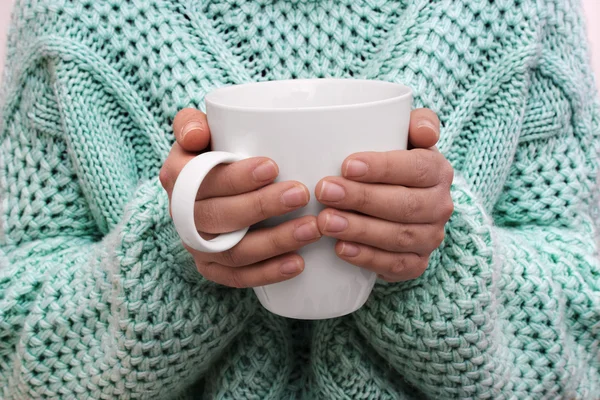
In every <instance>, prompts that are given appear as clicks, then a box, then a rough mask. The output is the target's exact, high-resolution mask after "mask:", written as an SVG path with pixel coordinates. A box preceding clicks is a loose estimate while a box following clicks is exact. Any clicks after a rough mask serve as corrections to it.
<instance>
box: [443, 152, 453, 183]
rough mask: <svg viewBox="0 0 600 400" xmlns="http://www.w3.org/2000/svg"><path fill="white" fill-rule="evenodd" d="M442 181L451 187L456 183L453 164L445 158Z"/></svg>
mask: <svg viewBox="0 0 600 400" xmlns="http://www.w3.org/2000/svg"><path fill="white" fill-rule="evenodd" d="M442 179H443V180H444V181H445V182H447V183H448V184H449V185H451V184H452V182H453V181H454V168H453V167H452V164H450V162H449V161H448V160H446V159H445V158H444V161H443V165H442Z"/></svg>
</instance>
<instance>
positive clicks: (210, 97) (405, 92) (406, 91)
mask: <svg viewBox="0 0 600 400" xmlns="http://www.w3.org/2000/svg"><path fill="white" fill-rule="evenodd" d="M343 81H352V82H353V83H363V84H365V83H366V84H369V85H378V86H390V87H395V88H398V89H400V90H401V94H399V95H397V96H392V97H388V98H385V99H382V100H374V101H364V102H359V103H351V104H342V105H330V106H309V107H262V106H256V107H253V106H238V105H229V104H225V103H223V102H219V101H218V100H215V99H214V98H215V97H218V96H219V95H222V94H226V93H227V92H234V91H237V90H243V89H247V88H249V87H253V86H267V85H268V86H275V85H282V84H283V85H285V84H290V83H301V82H325V83H326V82H343ZM412 95H413V91H412V89H411V88H410V87H408V86H406V85H403V84H401V83H394V82H388V81H380V80H374V79H345V78H309V79H284V80H272V81H261V82H249V83H242V84H238V85H229V86H222V87H219V88H216V89H213V90H212V91H211V92H209V93H208V94H207V95H206V96H205V97H204V102H205V103H206V106H207V107H208V106H209V105H210V106H211V107H216V108H221V109H223V110H230V111H246V112H254V113H267V112H268V113H276V112H288V113H289V112H294V113H301V112H315V111H333V110H352V109H359V108H367V107H375V106H380V105H385V104H389V103H393V102H397V101H401V100H404V99H410V98H412Z"/></svg>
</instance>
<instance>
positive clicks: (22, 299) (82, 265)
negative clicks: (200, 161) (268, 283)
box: [0, 0, 600, 400]
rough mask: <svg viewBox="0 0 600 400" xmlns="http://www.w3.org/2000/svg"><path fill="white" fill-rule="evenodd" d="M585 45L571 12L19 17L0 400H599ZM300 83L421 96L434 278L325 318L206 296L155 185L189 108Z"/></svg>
mask: <svg viewBox="0 0 600 400" xmlns="http://www.w3.org/2000/svg"><path fill="white" fill-rule="evenodd" d="M584 37H585V35H584V28H583V26H582V15H581V10H580V7H579V4H578V2H577V1H576V0H495V1H492V0H489V1H485V0H438V1H429V0H396V1H390V0H338V1H336V0H319V1H312V0H294V1H286V0H257V1H249V0H191V1H186V0H136V1H134V0H130V1H125V0H106V1H92V0H21V1H18V2H17V5H16V12H15V15H14V17H13V24H12V30H11V33H10V44H9V49H8V62H7V68H6V76H5V77H4V86H3V90H4V97H3V106H2V117H1V122H0V124H1V125H0V132H1V137H0V140H1V145H0V146H1V147H0V196H1V204H0V226H1V231H0V246H1V247H0V398H2V399H5V400H9V399H38V398H57V399H58V398H60V399H117V398H123V399H167V398H173V397H181V398H185V397H186V396H188V397H189V398H206V399H273V400H279V399H300V398H306V399H409V398H416V399H422V398H443V399H448V398H482V399H509V398H510V399H526V398H530V399H557V398H565V399H566V398H569V399H598V398H600V397H599V396H600V355H599V351H600V350H599V344H600V262H599V260H598V257H597V249H598V241H597V240H596V234H597V233H598V221H599V217H598V213H597V205H598V204H599V203H598V200H599V196H598V195H597V194H598V190H597V188H598V185H597V174H598V172H599V169H598V166H597V163H598V162H597V153H598V150H599V147H600V138H599V136H600V113H599V107H598V101H597V94H596V93H595V89H594V87H595V85H594V82H593V78H592V75H591V73H590V68H589V63H588V56H587V52H586V45H585V40H584ZM296 77H297V78H306V77H345V78H351V77H354V78H369V79H381V80H386V81H392V82H402V83H404V84H407V85H409V86H411V87H412V88H413V90H414V94H415V106H418V107H429V108H431V109H433V110H434V111H436V112H437V113H438V115H439V116H440V119H441V121H442V134H441V141H440V149H441V151H442V152H443V153H444V154H445V155H446V156H447V157H448V159H449V160H450V161H451V162H452V164H453V166H454V168H455V169H456V179H455V182H454V184H453V186H452V196H453V200H454V202H455V209H456V211H455V213H454V215H453V216H452V218H451V220H450V222H449V223H448V224H447V229H446V239H445V240H444V243H443V244H442V246H441V247H440V248H439V249H438V250H436V251H435V252H434V253H433V254H432V257H431V262H430V265H429V268H428V270H427V271H426V272H425V274H424V275H423V276H422V277H420V278H419V279H416V280H413V281H409V282H403V283H396V284H385V283H378V284H377V285H376V287H375V289H374V292H373V294H372V295H371V297H370V299H369V301H368V302H367V304H366V305H365V306H364V307H363V308H362V309H360V310H359V311H357V312H355V313H354V314H352V315H349V316H346V317H343V318H338V319H331V320H324V321H316V322H308V321H293V320H288V319H284V318H280V317H277V316H274V315H271V314H269V313H268V312H266V311H264V310H263V309H262V308H261V306H260V305H259V303H258V302H257V300H256V299H255V297H254V294H253V293H252V291H251V290H239V289H232V288H227V287H222V286H219V285H217V284H214V283H211V282H209V281H206V280H204V279H203V278H202V277H201V276H200V275H199V274H198V273H197V272H196V270H195V267H194V264H193V261H192V259H191V257H190V255H189V254H188V253H187V252H186V251H185V250H184V248H183V247H182V245H181V243H180V240H179V239H178V237H177V234H176V232H175V230H174V228H173V224H172V222H171V219H170V218H169V213H168V209H167V203H168V201H167V196H166V194H165V193H164V191H163V190H162V188H161V187H160V185H159V183H158V179H157V175H158V171H159V168H160V166H161V164H162V162H163V161H164V159H165V158H166V156H167V153H168V150H169V148H170V145H171V143H172V138H173V136H172V133H171V131H170V123H171V121H172V119H173V117H174V115H175V114H176V112H177V111H178V110H179V109H181V108H183V107H190V106H191V107H198V108H203V107H204V105H203V98H204V95H205V94H206V93H207V92H208V91H210V90H211V89H212V88H215V87H218V86H223V85H229V84H236V83H242V82H248V81H262V80H272V79H285V78H296ZM332 251H333V249H332Z"/></svg>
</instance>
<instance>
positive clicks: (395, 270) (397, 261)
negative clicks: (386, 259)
mask: <svg viewBox="0 0 600 400" xmlns="http://www.w3.org/2000/svg"><path fill="white" fill-rule="evenodd" d="M408 268H409V266H408V265H407V260H406V257H404V256H403V255H397V256H395V257H394V258H393V260H392V264H391V265H390V267H389V272H390V273H389V275H391V276H401V275H404V274H405V273H406V271H407V270H408Z"/></svg>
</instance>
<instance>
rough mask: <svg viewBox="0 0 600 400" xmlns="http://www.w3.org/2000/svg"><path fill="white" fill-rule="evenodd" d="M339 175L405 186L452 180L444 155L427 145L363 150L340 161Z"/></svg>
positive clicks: (433, 184)
mask: <svg viewBox="0 0 600 400" xmlns="http://www.w3.org/2000/svg"><path fill="white" fill-rule="evenodd" d="M342 175H343V176H344V177H345V178H348V179H351V180H354V181H359V182H373V183H387V184H390V185H402V186H407V187H420V188H426V187H432V186H435V185H437V184H439V183H440V182H443V181H445V182H447V183H448V185H450V183H452V177H453V170H452V166H451V165H450V163H449V162H448V161H447V160H446V158H445V157H444V156H443V155H442V154H441V153H439V152H437V151H431V150H429V149H414V150H395V151H387V152H363V153H355V154H352V155H351V156H349V157H348V158H346V159H345V160H344V162H343V163H342Z"/></svg>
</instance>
